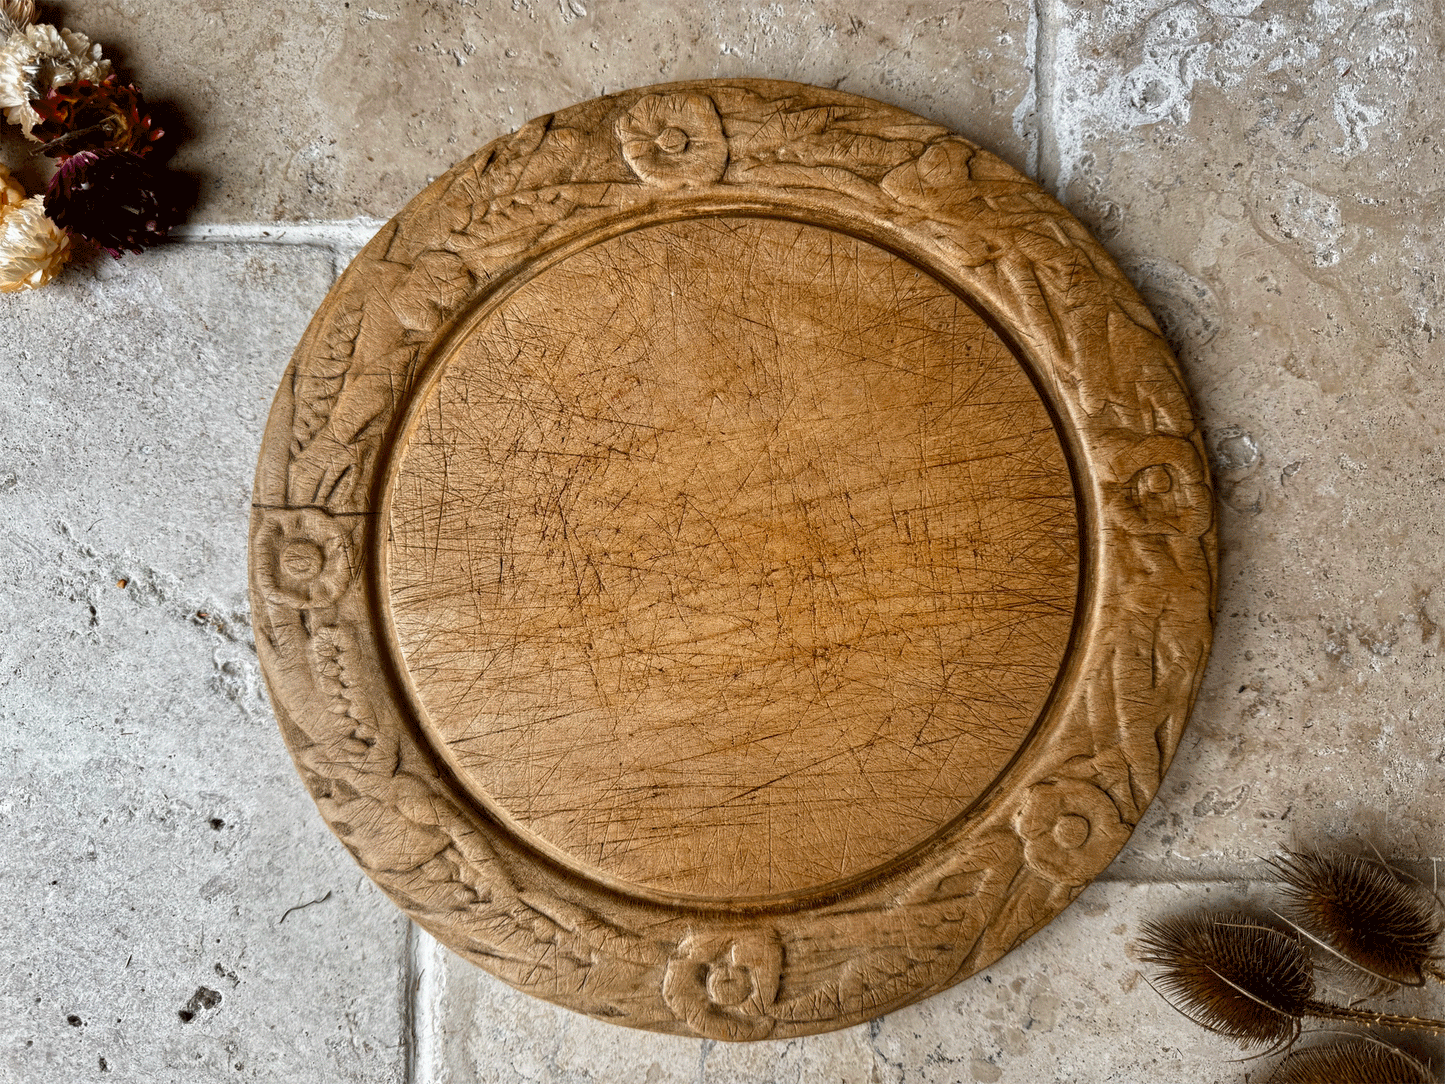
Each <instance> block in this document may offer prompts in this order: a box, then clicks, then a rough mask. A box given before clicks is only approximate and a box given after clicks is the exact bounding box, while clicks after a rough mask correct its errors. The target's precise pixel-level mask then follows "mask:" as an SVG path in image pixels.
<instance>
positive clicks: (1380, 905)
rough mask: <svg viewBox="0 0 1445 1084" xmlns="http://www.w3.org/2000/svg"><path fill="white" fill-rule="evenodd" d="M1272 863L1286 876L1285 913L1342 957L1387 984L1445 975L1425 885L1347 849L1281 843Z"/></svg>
mask: <svg viewBox="0 0 1445 1084" xmlns="http://www.w3.org/2000/svg"><path fill="white" fill-rule="evenodd" d="M1271 864H1272V865H1273V866H1274V868H1275V869H1277V870H1278V871H1279V873H1280V876H1281V877H1283V878H1284V881H1285V884H1286V888H1285V895H1286V898H1287V899H1288V901H1289V903H1288V908H1287V910H1288V917H1289V918H1290V919H1291V920H1292V921H1294V922H1297V923H1299V925H1300V927H1301V928H1302V929H1303V930H1304V931H1305V932H1306V933H1307V934H1308V935H1310V936H1311V937H1313V938H1315V939H1317V940H1318V941H1319V942H1320V943H1322V944H1323V945H1325V946H1326V947H1327V948H1329V949H1330V950H1331V951H1333V952H1334V953H1335V954H1336V955H1337V956H1339V957H1341V958H1343V959H1344V960H1345V961H1346V962H1347V963H1351V964H1353V965H1354V966H1355V967H1357V968H1359V969H1360V970H1361V971H1364V972H1365V973H1366V974H1368V975H1371V976H1373V977H1374V978H1375V979H1377V980H1379V981H1380V982H1382V983H1384V984H1385V985H1386V987H1387V988H1388V987H1391V986H1396V985H1404V986H1422V985H1424V982H1425V979H1426V977H1427V976H1428V977H1430V978H1435V979H1439V980H1442V981H1445V970H1442V969H1441V966H1440V965H1441V955H1440V950H1441V935H1442V932H1445V913H1442V911H1441V908H1440V904H1439V901H1437V900H1436V899H1435V897H1434V896H1433V895H1431V894H1430V892H1429V891H1428V890H1427V889H1426V888H1425V886H1424V885H1422V884H1420V883H1419V882H1418V881H1415V880H1414V879H1412V878H1410V877H1407V876H1405V875H1404V874H1401V873H1397V872H1396V871H1395V870H1393V869H1391V868H1390V867H1389V866H1387V865H1386V864H1385V863H1384V862H1380V861H1377V860H1375V859H1371V858H1363V857H1358V856H1354V855H1345V854H1326V853H1321V852H1318V851H1286V852H1285V853H1284V855H1283V856H1282V857H1280V858H1278V859H1276V860H1275V861H1274V862H1273V863H1271Z"/></svg>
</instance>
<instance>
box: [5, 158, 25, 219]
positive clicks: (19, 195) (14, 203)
mask: <svg viewBox="0 0 1445 1084" xmlns="http://www.w3.org/2000/svg"><path fill="white" fill-rule="evenodd" d="M24 200H25V189H24V188H22V187H21V185H20V182H19V181H17V180H16V179H15V178H14V177H12V176H10V171H9V170H8V169H6V168H5V166H4V165H3V164H0V218H4V217H5V216H6V215H7V214H9V213H10V211H11V210H12V209H13V208H15V207H18V206H20V204H21V203H23V202H24Z"/></svg>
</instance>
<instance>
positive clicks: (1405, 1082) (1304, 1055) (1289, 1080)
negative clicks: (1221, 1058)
mask: <svg viewBox="0 0 1445 1084" xmlns="http://www.w3.org/2000/svg"><path fill="white" fill-rule="evenodd" d="M1434 1082H1435V1075H1434V1074H1433V1073H1432V1072H1431V1071H1430V1068H1429V1067H1428V1066H1426V1065H1422V1064H1421V1063H1420V1062H1419V1061H1417V1060H1416V1059H1415V1058H1413V1057H1411V1056H1410V1055H1409V1054H1407V1053H1405V1051H1403V1050H1401V1049H1400V1048H1399V1047H1395V1046H1391V1045H1390V1044H1389V1043H1382V1042H1380V1041H1379V1040H1378V1039H1371V1038H1367V1037H1360V1038H1355V1039H1347V1040H1345V1041H1344V1042H1337V1043H1329V1044H1327V1045H1324V1046H1314V1047H1310V1048H1308V1049H1306V1050H1296V1051H1294V1052H1293V1053H1291V1054H1290V1055H1289V1057H1287V1058H1285V1059H1284V1061H1282V1062H1280V1064H1279V1066H1278V1067H1277V1068H1276V1069H1275V1071H1274V1072H1273V1073H1272V1074H1270V1077H1269V1082H1268V1084H1434Z"/></svg>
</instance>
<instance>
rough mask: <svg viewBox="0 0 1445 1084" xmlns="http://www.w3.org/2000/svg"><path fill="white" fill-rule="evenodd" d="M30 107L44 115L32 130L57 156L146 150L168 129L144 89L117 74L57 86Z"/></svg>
mask: <svg viewBox="0 0 1445 1084" xmlns="http://www.w3.org/2000/svg"><path fill="white" fill-rule="evenodd" d="M30 107H31V108H32V109H34V110H35V112H36V114H37V115H38V116H39V117H40V121H39V122H38V123H37V124H36V125H35V128H34V131H33V132H32V133H31V134H32V136H33V137H34V138H35V139H38V140H40V141H41V142H43V143H44V144H45V147H44V148H43V150H44V151H45V153H46V154H48V155H50V156H51V157H52V158H69V157H70V156H71V155H73V154H77V153H79V152H80V151H99V150H106V149H110V150H118V151H134V152H135V153H136V154H145V153H146V152H147V151H148V150H150V148H151V144H152V143H154V142H155V141H156V140H157V139H159V138H160V137H161V136H162V135H164V134H165V132H164V130H163V129H160V128H157V127H155V125H154V123H153V122H152V120H151V117H150V114H149V113H147V112H146V104H145V99H144V98H142V97H141V93H140V91H139V90H138V89H136V87H135V86H134V85H133V84H130V83H122V82H121V81H120V77H119V76H117V75H110V76H107V77H106V78H105V79H104V80H102V81H101V82H99V83H92V82H91V81H90V80H88V79H81V80H79V81H78V82H75V83H67V84H65V85H64V86H59V87H52V88H51V89H50V91H49V92H48V93H47V94H46V95H45V97H43V98H39V99H36V100H34V101H32V102H31V103H30Z"/></svg>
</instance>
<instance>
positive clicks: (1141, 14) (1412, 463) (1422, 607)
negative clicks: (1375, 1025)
mask: <svg viewBox="0 0 1445 1084" xmlns="http://www.w3.org/2000/svg"><path fill="white" fill-rule="evenodd" d="M1050 26H1051V30H1052V31H1053V32H1055V36H1053V37H1052V40H1053V41H1054V42H1055V56H1056V59H1057V67H1056V68H1054V69H1052V72H1051V75H1050V80H1051V82H1050V87H1049V88H1048V91H1047V93H1046V97H1047V98H1049V99H1050V102H1051V105H1052V113H1051V116H1052V119H1053V126H1052V128H1051V129H1050V131H1051V133H1052V138H1051V139H1046V140H1045V146H1044V150H1043V154H1042V157H1043V160H1044V161H1045V163H1046V164H1047V165H1048V167H1049V170H1050V173H1051V176H1050V178H1049V179H1050V180H1052V181H1053V182H1055V183H1057V185H1058V186H1059V189H1060V191H1061V192H1062V194H1063V196H1064V199H1065V201H1066V202H1067V203H1068V204H1069V205H1070V206H1071V207H1072V208H1073V209H1074V210H1076V211H1077V212H1078V213H1080V214H1081V215H1082V216H1083V217H1084V218H1085V219H1086V220H1087V221H1089V222H1090V223H1091V224H1092V225H1093V226H1094V227H1095V228H1096V229H1097V230H1099V231H1100V233H1101V235H1102V236H1104V237H1105V238H1106V239H1107V243H1108V244H1109V246H1110V247H1111V248H1112V249H1113V250H1114V251H1115V253H1116V254H1117V255H1118V256H1119V257H1120V258H1121V259H1122V260H1123V261H1124V262H1125V266H1126V267H1128V268H1129V269H1130V270H1131V271H1132V272H1133V274H1134V276H1135V279H1136V281H1138V282H1139V284H1140V286H1141V288H1142V289H1143V291H1144V292H1145V294H1146V297H1147V298H1148V300H1150V302H1151V303H1152V304H1153V305H1154V306H1155V308H1156V310H1157V311H1158V312H1159V313H1160V315H1161V317H1162V319H1163V321H1164V323H1165V324H1166V325H1167V327H1168V330H1169V331H1170V333H1171V335H1172V337H1173V339H1174V341H1175V344H1176V346H1177V348H1178V350H1179V352H1180V356H1181V358H1182V360H1183V362H1184V365H1185V368H1186V373H1187V377H1188V380H1189V382H1190V384H1191V385H1192V387H1193V389H1194V391H1195V393H1196V395H1197V396H1198V401H1199V405H1200V408H1201V411H1202V414H1203V418H1204V422H1205V425H1206V427H1207V430H1208V442H1209V446H1210V449H1211V451H1212V453H1213V459H1214V468H1215V471H1216V479H1217V482H1218V484H1219V495H1220V498H1221V500H1220V508H1219V514H1220V517H1221V519H1220V526H1221V542H1222V547H1223V568H1222V577H1221V584H1220V619H1219V626H1218V640H1217V643H1216V647H1215V652H1214V657H1213V660H1212V661H1211V664H1210V668H1209V672H1208V676H1207V679H1206V683H1205V687H1204V690H1203V693H1202V695H1201V698H1200V701H1199V706H1198V708H1197V709H1196V711H1195V714H1194V719H1193V722H1192V723H1191V726H1190V730H1189V731H1188V732H1187V733H1186V735H1185V738H1184V742H1183V745H1182V746H1181V749H1180V753H1179V756H1178V759H1177V760H1176V762H1175V766H1174V768H1173V769H1172V770H1171V772H1170V775H1169V777H1168V780H1167V782H1166V783H1165V786H1164V788H1163V789H1162V790H1161V792H1160V795H1159V798H1158V799H1157V801H1156V803H1155V805H1154V807H1153V808H1152V809H1151V811H1150V813H1149V816H1148V818H1147V819H1146V821H1145V823H1144V825H1143V826H1142V828H1141V830H1140V831H1139V832H1138V833H1136V835H1135V837H1134V841H1133V843H1132V844H1131V846H1130V848H1129V850H1128V851H1127V852H1126V854H1125V856H1124V857H1123V858H1122V859H1121V860H1120V862H1119V863H1118V864H1116V867H1115V871H1114V872H1115V875H1119V876H1128V875H1131V874H1137V873H1140V872H1145V871H1147V870H1149V869H1151V868H1153V863H1154V861H1156V860H1165V861H1166V862H1170V863H1173V864H1174V866H1175V868H1176V869H1177V870H1180V871H1184V870H1191V869H1193V870H1198V869H1199V868H1201V863H1202V864H1203V866H1204V867H1208V868H1212V869H1215V870H1222V869H1229V870H1232V871H1235V872H1238V871H1240V869H1241V867H1240V866H1239V863H1240V862H1241V861H1245V862H1248V861H1250V860H1252V859H1253V858H1256V857H1258V856H1262V855H1267V854H1269V853H1271V852H1272V851H1273V850H1274V848H1276V847H1277V846H1279V845H1281V844H1288V843H1292V842H1293V843H1300V844H1306V843H1312V842H1317V841H1321V840H1323V839H1325V838H1327V837H1330V836H1332V835H1337V834H1338V835H1348V836H1354V835H1360V834H1363V835H1365V836H1368V837H1369V838H1371V839H1372V840H1373V841H1374V842H1375V844H1376V845H1377V846H1379V847H1380V848H1381V849H1382V850H1384V851H1386V852H1387V853H1390V854H1395V855H1399V856H1401V857H1406V858H1410V859H1414V860H1417V861H1428V860H1431V859H1439V858H1440V857H1441V856H1442V854H1445V852H1442V850H1441V840H1442V838H1445V833H1442V827H1445V808H1442V806H1441V804H1440V802H1439V801H1438V798H1437V796H1436V792H1437V791H1438V786H1439V783H1438V781H1439V778H1440V773H1441V765H1442V764H1445V723H1442V718H1445V682H1442V676H1445V660H1442V630H1441V623H1442V622H1445V608H1442V603H1445V596H1442V594H1441V591H1442V586H1441V585H1442V583H1445V550H1442V546H1441V538H1442V528H1445V453H1442V443H1441V439H1440V438H1441V427H1440V418H1441V417H1442V416H1445V380H1442V378H1441V376H1440V366H1441V361H1442V360H1445V341H1441V340H1440V338H1439V332H1438V330H1437V327H1438V326H1439V325H1440V323H1441V321H1442V319H1445V307H1442V293H1441V288H1440V284H1439V283H1438V282H1437V281H1436V279H1437V275H1436V271H1435V264H1436V263H1437V262H1438V251H1439V246H1440V244H1441V242H1442V240H1445V237H1442V231H1441V225H1440V209H1439V199H1440V196H1439V190H1440V185H1441V180H1442V166H1441V157H1440V150H1439V147H1438V146H1437V141H1438V132H1439V127H1440V120H1441V108H1440V105H1439V103H1438V96H1437V95H1435V94H1434V93H1433V91H1432V90H1431V89H1430V88H1432V87H1434V86H1436V85H1438V84H1439V82H1440V80H1441V78H1442V75H1445V69H1442V61H1441V58H1440V51H1439V44H1438V37H1439V34H1440V32H1441V27H1440V25H1439V21H1438V17H1437V16H1435V15H1432V14H1430V10H1429V9H1428V7H1427V6H1426V5H1400V6H1385V5H1373V4H1368V5H1367V4H1341V3H1318V4H1311V5H1305V4H1303V3H1262V4H1261V3H1256V2H1240V3H1208V4H1163V3H1148V2H1139V3H1128V4H1117V5H1109V6H1108V7H1107V8H1105V7H1103V6H1101V5H1093V4H1075V3H1066V4H1062V5H1060V6H1058V7H1057V8H1056V9H1054V11H1053V19H1052V22H1051V24H1050Z"/></svg>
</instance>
